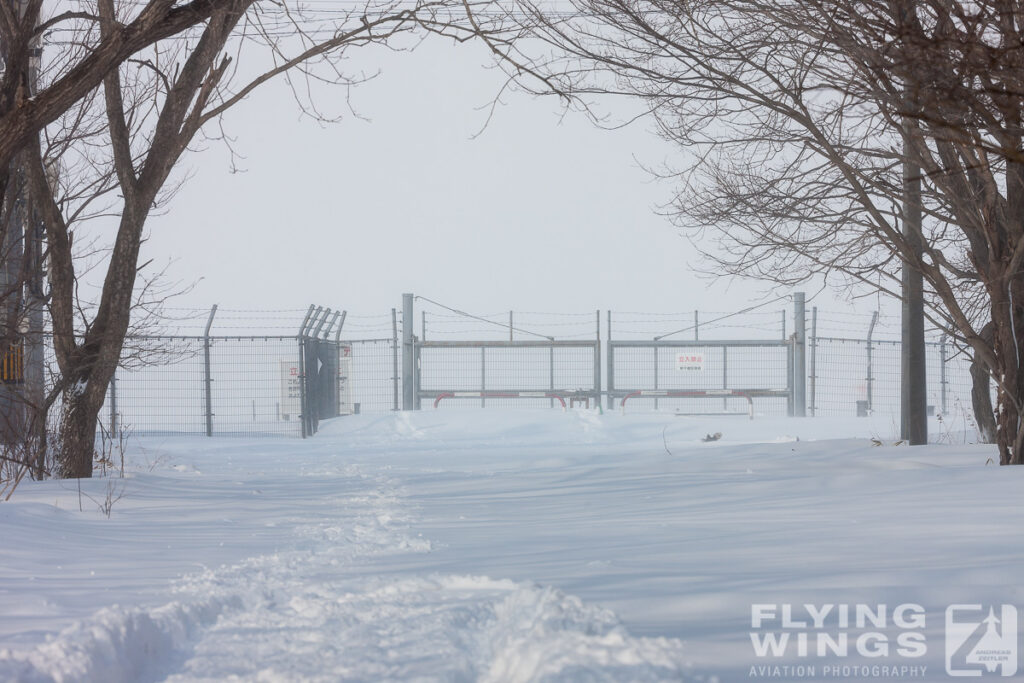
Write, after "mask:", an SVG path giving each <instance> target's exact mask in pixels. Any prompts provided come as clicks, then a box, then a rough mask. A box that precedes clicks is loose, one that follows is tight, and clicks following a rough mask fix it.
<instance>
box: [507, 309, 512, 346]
mask: <svg viewBox="0 0 1024 683" xmlns="http://www.w3.org/2000/svg"><path fill="white" fill-rule="evenodd" d="M508 340H509V341H512V311H509V312H508Z"/></svg>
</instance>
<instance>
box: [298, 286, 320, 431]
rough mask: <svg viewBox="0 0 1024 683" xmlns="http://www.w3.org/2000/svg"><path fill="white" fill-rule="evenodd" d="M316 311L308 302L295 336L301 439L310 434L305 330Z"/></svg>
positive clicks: (307, 328)
mask: <svg viewBox="0 0 1024 683" xmlns="http://www.w3.org/2000/svg"><path fill="white" fill-rule="evenodd" d="M317 313H318V309H317V307H316V306H314V305H313V304H310V305H309V310H307V311H306V317H305V318H303V320H302V327H300V328H299V335H298V337H297V339H298V342H299V412H300V415H299V418H300V419H299V429H300V431H301V434H302V438H303V439H305V438H306V437H307V436H310V434H309V429H308V425H307V423H306V420H307V418H308V414H309V411H308V410H306V407H307V403H308V400H307V396H306V332H307V331H308V330H309V325H310V322H311V321H312V320H313V318H314V316H315V315H317Z"/></svg>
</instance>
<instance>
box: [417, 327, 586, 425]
mask: <svg viewBox="0 0 1024 683" xmlns="http://www.w3.org/2000/svg"><path fill="white" fill-rule="evenodd" d="M414 355H415V369H416V371H415V382H416V387H415V398H416V405H415V408H417V409H418V408H420V406H421V404H422V401H423V399H427V400H428V401H433V402H434V406H435V407H437V406H438V405H440V402H441V401H442V400H446V399H453V400H464V399H475V401H474V403H476V402H479V403H478V405H480V406H481V407H484V406H487V405H511V404H515V405H520V404H523V405H533V406H538V405H552V406H553V405H556V404H558V405H567V406H571V405H573V404H574V403H576V402H583V403H584V404H585V405H588V406H589V405H597V404H598V403H599V402H600V396H601V344H600V342H599V341H597V340H588V341H576V340H570V341H562V340H537V341H432V342H425V341H417V342H415V344H414Z"/></svg>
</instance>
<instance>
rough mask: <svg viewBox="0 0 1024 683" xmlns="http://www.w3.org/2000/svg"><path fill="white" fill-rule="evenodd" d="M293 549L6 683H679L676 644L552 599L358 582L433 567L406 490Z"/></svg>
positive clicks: (91, 627) (221, 577)
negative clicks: (419, 559)
mask: <svg viewBox="0 0 1024 683" xmlns="http://www.w3.org/2000/svg"><path fill="white" fill-rule="evenodd" d="M362 476H363V477H364V478H365V481H366V483H367V490H366V493H365V494H364V495H358V496H351V495H350V496H347V497H345V498H342V499H339V511H338V515H337V516H336V517H335V518H334V519H332V520H331V521H330V522H327V523H324V524H320V525H316V526H307V527H302V528H299V529H297V530H296V546H297V548H300V549H296V550H290V551H287V552H279V553H274V554H268V555H262V556H258V557H254V558H250V559H248V560H246V561H243V562H241V563H239V564H236V565H231V566H225V567H221V568H219V569H215V570H210V571H205V572H201V573H198V574H194V575H189V576H186V577H185V578H183V579H181V580H180V581H179V582H177V584H176V585H175V586H174V587H173V592H174V594H175V595H174V597H175V600H173V601H171V602H169V603H167V604H165V605H162V606H160V607H156V608H128V609H126V608H117V607H114V608H109V609H104V610H101V611H100V612H98V613H97V614H96V615H94V616H93V617H92V618H90V619H88V620H85V621H83V622H79V623H77V624H75V625H73V626H72V627H70V628H68V629H66V630H65V631H63V632H62V633H61V634H60V635H58V636H57V637H55V638H53V639H51V640H50V641H49V642H47V643H45V644H44V645H42V646H40V647H38V648H37V649H36V650H34V651H31V652H29V653H27V654H23V653H10V652H0V679H4V680H7V679H12V680H17V681H31V682H33V683H35V682H37V681H38V682H43V681H46V682H50V681H54V682H60V683H66V682H68V683H70V682H73V681H99V680H102V681H106V682H110V683H117V682H118V681H160V680H166V681H167V683H184V682H186V681H224V680H239V681H297V680H302V681H338V680H373V681H377V680H447V681H484V682H488V683H491V682H498V681H502V682H504V681H509V682H514V681H544V680H567V679H569V680H588V681H620V680H630V681H661V680H676V681H678V680H681V678H682V676H681V674H680V669H681V662H682V661H683V657H682V652H681V649H682V647H681V643H679V641H673V640H668V639H647V638H633V637H632V636H630V635H629V634H628V633H627V631H626V630H625V628H624V627H623V626H622V625H621V624H620V623H619V621H618V620H617V618H616V617H615V615H614V614H613V613H611V612H609V611H607V610H605V609H602V608H599V607H596V606H592V605H586V604H584V603H582V602H581V601H580V600H579V599H577V598H575V597H572V596H567V595H565V594H563V593H561V592H560V591H557V590H555V589H551V588H542V587H539V586H536V585H533V584H526V583H515V582H512V581H505V580H493V579H490V578H487V577H474V576H450V575H446V576H429V577H413V578H395V577H386V576H385V577H375V578H369V579H368V578H366V577H365V576H363V577H361V578H360V577H353V576H352V574H353V572H349V571H347V569H348V568H350V567H352V566H353V565H354V563H355V562H357V561H358V560H359V558H361V557H369V556H375V555H376V556H379V555H387V554H404V553H410V552H429V550H430V544H429V542H428V541H426V540H424V539H422V538H419V537H416V536H412V535H411V534H410V532H409V529H408V523H409V522H410V521H411V519H410V513H409V512H408V511H407V510H406V508H405V506H404V505H403V498H404V496H403V495H402V489H401V488H400V486H398V485H397V483H396V482H394V481H393V480H389V479H385V478H383V477H379V476H378V477H373V476H369V477H367V476H366V475H362Z"/></svg>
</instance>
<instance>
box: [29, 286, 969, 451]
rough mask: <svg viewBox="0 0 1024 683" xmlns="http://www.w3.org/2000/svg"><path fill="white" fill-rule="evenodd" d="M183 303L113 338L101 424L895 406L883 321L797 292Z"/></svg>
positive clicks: (932, 351) (965, 377)
mask: <svg viewBox="0 0 1024 683" xmlns="http://www.w3.org/2000/svg"><path fill="white" fill-rule="evenodd" d="M182 315H183V317H185V318H187V320H184V322H182V321H178V323H179V325H178V327H179V329H181V328H182V327H188V326H190V325H191V330H190V331H191V333H189V334H159V335H157V334H153V335H141V334H140V335H134V336H131V337H130V338H129V339H128V341H127V344H126V347H125V354H124V357H123V359H122V364H121V367H120V368H119V369H118V372H117V375H116V377H115V381H114V382H113V383H112V384H111V387H110V393H109V396H108V402H107V406H105V408H104V411H103V413H102V419H103V426H104V428H105V429H107V430H108V431H110V432H112V433H116V432H118V431H119V430H121V429H128V430H131V431H132V432H133V433H136V434H154V433H167V434H195V435H207V436H216V435H241V436H246V435H274V434H278V435H286V436H295V437H304V436H310V435H312V434H315V433H316V432H317V430H318V429H319V427H320V422H321V421H322V420H325V419H329V418H332V417H336V416H341V415H348V414H352V413H356V412H366V413H385V412H391V411H397V410H417V409H429V410H433V409H437V410H445V409H450V407H451V406H463V407H467V406H472V407H481V408H497V407H502V408H513V407H549V408H555V409H561V408H563V407H564V408H566V409H569V408H573V407H575V406H589V407H594V406H596V405H598V404H603V405H604V406H605V407H607V408H609V409H612V408H614V409H621V410H628V411H635V410H649V409H652V408H653V409H658V410H672V411H674V412H677V413H685V414H721V413H726V414H739V415H809V416H813V415H837V416H841V415H850V416H852V415H867V414H871V413H876V414H888V415H892V416H894V419H895V417H896V416H898V415H899V381H900V364H899V356H900V343H899V341H898V340H897V339H898V334H899V321H898V318H896V317H887V316H885V315H880V314H877V313H875V314H867V315H861V314H853V313H828V312H821V313H819V311H818V310H817V308H814V307H809V306H806V305H805V303H804V300H803V296H802V295H801V294H799V293H797V294H795V295H794V296H792V297H787V300H785V301H781V300H780V301H777V302H769V303H768V304H766V305H761V306H757V307H752V308H751V309H747V310H745V311H740V312H734V313H709V312H704V311H691V312H689V313H671V314H654V313H633V312H621V311H604V312H600V311H591V312H586V313H572V314H551V313H530V312H508V311H505V312H499V313H490V314H479V315H478V314H470V313H466V312H463V311H459V310H457V309H454V308H451V307H448V306H445V305H443V304H440V303H438V302H435V301H432V300H430V299H427V298H425V297H414V296H413V295H405V296H404V297H403V301H402V306H401V307H399V308H395V309H391V311H390V312H387V313H384V314H381V315H368V316H359V315H350V314H347V313H345V312H344V311H340V310H337V309H335V310H332V309H330V308H326V307H318V306H310V307H309V308H307V309H291V310H288V311H235V310H228V309H221V310H217V309H216V307H214V309H212V310H210V311H202V312H195V311H192V312H189V313H187V314H182ZM173 323H174V321H171V323H168V322H167V321H162V322H161V325H162V326H163V327H165V328H166V327H167V326H168V325H170V324H173ZM260 330H262V332H260ZM417 332H418V333H419V334H416V333H417ZM927 358H928V373H929V374H928V396H929V400H928V403H929V405H930V406H931V407H932V410H933V411H934V412H935V413H940V414H942V415H949V416H951V417H956V416H959V417H963V419H965V420H968V421H969V420H970V419H971V418H970V413H971V411H970V405H971V403H970V377H969V372H968V367H969V357H968V356H967V355H966V354H965V353H964V352H963V350H962V349H959V348H957V347H956V345H955V344H953V343H952V342H951V341H950V340H949V339H947V338H945V337H943V336H941V335H940V334H938V333H936V334H933V335H932V336H931V337H930V339H929V341H928V356H927ZM48 360H49V362H50V363H52V360H53V359H52V352H51V353H50V354H49V358H48ZM53 412H54V413H55V412H56V411H53Z"/></svg>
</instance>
